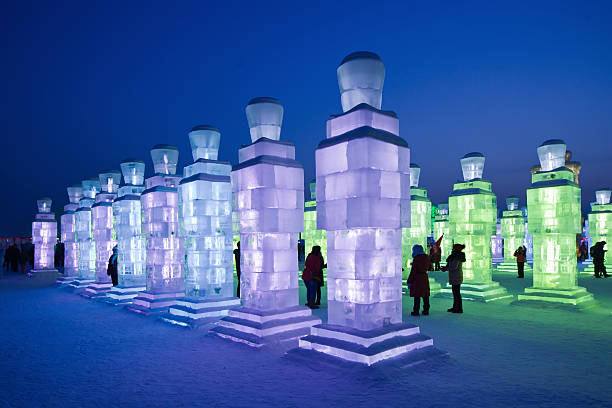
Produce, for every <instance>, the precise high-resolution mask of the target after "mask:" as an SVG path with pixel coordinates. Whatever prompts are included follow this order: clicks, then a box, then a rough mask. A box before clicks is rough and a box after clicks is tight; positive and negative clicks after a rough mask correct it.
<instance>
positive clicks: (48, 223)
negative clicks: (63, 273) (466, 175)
mask: <svg viewBox="0 0 612 408" xmlns="http://www.w3.org/2000/svg"><path fill="white" fill-rule="evenodd" d="M37 204H38V214H36V218H35V219H34V222H32V244H34V267H33V268H32V272H33V273H45V272H47V273H56V272H57V269H55V264H54V261H55V244H56V243H57V221H55V214H53V213H52V212H51V199H50V198H48V197H45V198H41V199H40V200H38V201H37Z"/></svg>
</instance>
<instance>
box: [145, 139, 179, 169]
mask: <svg viewBox="0 0 612 408" xmlns="http://www.w3.org/2000/svg"><path fill="white" fill-rule="evenodd" d="M178 156H179V152H178V149H177V148H176V147H174V146H170V145H156V146H153V148H152V149H151V159H152V160H153V168H154V169H155V173H158V174H176V164H177V163H178Z"/></svg>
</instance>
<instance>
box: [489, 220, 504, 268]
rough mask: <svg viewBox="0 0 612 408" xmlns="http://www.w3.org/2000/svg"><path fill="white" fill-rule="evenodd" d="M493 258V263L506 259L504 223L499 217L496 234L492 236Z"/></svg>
mask: <svg viewBox="0 0 612 408" xmlns="http://www.w3.org/2000/svg"><path fill="white" fill-rule="evenodd" d="M491 260H492V262H493V264H499V263H502V262H503V261H504V239H503V238H502V225H501V219H499V218H498V219H497V224H496V226H495V235H492V236H491Z"/></svg>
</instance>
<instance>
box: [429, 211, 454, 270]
mask: <svg viewBox="0 0 612 408" xmlns="http://www.w3.org/2000/svg"><path fill="white" fill-rule="evenodd" d="M433 224H434V225H433V228H434V239H438V238H440V237H441V236H442V235H444V238H442V242H440V250H441V251H442V257H441V263H442V264H445V263H446V258H447V257H448V256H449V255H450V253H451V249H452V247H453V238H452V237H451V235H450V227H449V224H448V203H441V204H439V205H438V215H436V219H435V220H434V223H433Z"/></svg>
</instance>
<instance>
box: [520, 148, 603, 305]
mask: <svg viewBox="0 0 612 408" xmlns="http://www.w3.org/2000/svg"><path fill="white" fill-rule="evenodd" d="M565 150H566V145H565V143H563V141H561V140H548V141H546V142H544V143H543V144H542V145H541V146H540V147H538V157H539V159H540V164H541V165H542V171H539V172H537V173H535V174H533V175H532V176H531V187H530V188H528V189H527V208H528V223H529V232H530V233H531V234H533V287H530V288H526V289H525V294H524V295H519V297H518V299H519V301H529V302H552V303H558V304H566V305H574V306H580V307H583V306H586V305H588V304H590V303H591V302H592V300H593V295H591V294H590V293H588V292H587V291H586V289H584V288H581V287H579V286H578V280H577V260H576V234H577V233H579V232H580V230H581V225H580V187H578V185H577V184H576V183H575V182H574V173H572V171H571V170H570V169H568V168H566V167H565Z"/></svg>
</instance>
